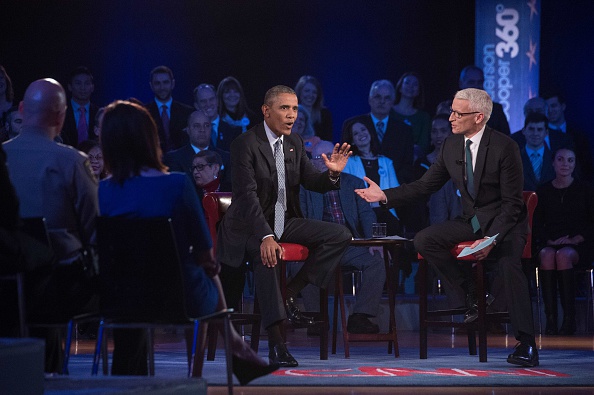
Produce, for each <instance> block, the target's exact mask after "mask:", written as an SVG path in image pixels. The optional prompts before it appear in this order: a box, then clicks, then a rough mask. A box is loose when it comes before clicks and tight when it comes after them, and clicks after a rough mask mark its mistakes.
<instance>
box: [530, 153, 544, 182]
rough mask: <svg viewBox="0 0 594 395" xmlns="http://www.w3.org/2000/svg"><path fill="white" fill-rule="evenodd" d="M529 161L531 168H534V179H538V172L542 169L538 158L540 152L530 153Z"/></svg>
mask: <svg viewBox="0 0 594 395" xmlns="http://www.w3.org/2000/svg"><path fill="white" fill-rule="evenodd" d="M530 162H532V170H534V176H535V177H536V181H540V173H541V170H542V160H541V158H540V154H539V153H538V152H533V153H531V154H530Z"/></svg>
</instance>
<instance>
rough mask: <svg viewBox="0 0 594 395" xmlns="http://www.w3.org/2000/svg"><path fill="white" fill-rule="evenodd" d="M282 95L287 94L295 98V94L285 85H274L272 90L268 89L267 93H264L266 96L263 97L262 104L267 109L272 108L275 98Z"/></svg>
mask: <svg viewBox="0 0 594 395" xmlns="http://www.w3.org/2000/svg"><path fill="white" fill-rule="evenodd" d="M283 93H289V94H291V95H295V96H297V94H296V93H295V91H294V90H293V88H289V87H288V86H285V85H276V86H273V87H272V88H270V89H268V91H267V92H266V95H264V104H265V105H267V106H269V107H270V106H272V104H273V102H274V100H275V99H276V97H277V96H279V95H281V94H283Z"/></svg>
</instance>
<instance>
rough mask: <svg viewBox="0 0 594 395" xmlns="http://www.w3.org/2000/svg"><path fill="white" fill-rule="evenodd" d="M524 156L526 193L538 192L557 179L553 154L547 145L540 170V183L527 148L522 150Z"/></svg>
mask: <svg viewBox="0 0 594 395" xmlns="http://www.w3.org/2000/svg"><path fill="white" fill-rule="evenodd" d="M520 154H521V155H522V165H523V166H524V190H525V191H536V189H537V188H538V187H539V186H541V185H543V184H546V183H547V182H549V181H551V180H552V179H553V178H555V170H554V169H553V154H552V153H551V150H550V149H549V148H548V147H547V145H546V144H545V149H544V154H543V157H542V169H541V170H540V181H538V180H537V179H536V176H535V175H534V168H533V167H532V162H531V161H530V157H529V156H528V152H526V148H521V149H520Z"/></svg>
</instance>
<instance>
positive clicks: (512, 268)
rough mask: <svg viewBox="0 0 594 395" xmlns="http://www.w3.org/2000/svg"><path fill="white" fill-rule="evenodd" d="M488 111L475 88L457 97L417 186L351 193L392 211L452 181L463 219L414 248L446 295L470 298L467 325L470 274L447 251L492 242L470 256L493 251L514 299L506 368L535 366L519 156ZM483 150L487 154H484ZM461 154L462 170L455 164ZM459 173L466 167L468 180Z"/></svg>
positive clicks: (471, 315) (472, 311)
mask: <svg viewBox="0 0 594 395" xmlns="http://www.w3.org/2000/svg"><path fill="white" fill-rule="evenodd" d="M491 109H492V101H491V98H490V97H489V95H488V94H487V93H486V92H485V91H483V90H480V89H472V88H470V89H464V90H461V91H458V92H457V93H456V95H455V96H454V100H453V102H452V114H451V115H450V122H451V124H452V131H453V133H454V136H452V137H450V138H448V139H446V140H445V141H444V142H443V148H442V149H441V153H440V154H439V155H438V157H437V160H436V161H435V163H433V165H431V167H430V168H429V170H427V172H426V173H425V175H424V176H423V177H422V178H421V179H420V180H417V181H415V182H413V183H410V184H403V185H401V186H400V187H397V188H391V189H387V190H385V191H382V189H381V188H380V187H379V186H378V185H377V184H376V183H374V182H373V181H372V180H371V179H369V178H366V179H365V180H366V181H367V182H368V183H369V185H370V186H369V188H367V189H358V190H356V192H357V193H358V194H359V196H361V197H363V198H364V199H365V200H367V201H368V202H382V204H385V205H386V206H387V207H394V206H396V205H398V206H400V205H402V204H406V203H407V202H411V201H415V200H417V199H419V198H420V197H423V196H427V195H429V194H431V193H434V192H436V191H437V190H439V188H441V187H442V186H443V185H444V184H445V183H446V182H447V181H448V180H449V179H452V180H453V181H454V184H455V185H456V187H458V189H459V190H460V192H461V194H462V208H463V213H464V215H463V216H462V217H460V218H457V219H455V220H453V221H446V222H442V223H441V224H436V225H432V226H430V227H428V228H426V229H424V230H422V231H421V232H419V233H417V235H416V236H415V239H414V243H415V247H416V249H417V251H419V252H420V253H421V254H422V255H423V257H424V258H425V259H426V260H427V262H429V263H430V264H431V265H432V267H434V268H435V269H437V271H438V273H441V275H440V277H441V278H442V280H446V281H442V284H443V283H445V285H446V286H447V289H446V294H448V295H450V293H452V294H455V293H457V292H459V291H457V290H460V289H463V290H464V292H465V293H466V294H467V295H468V297H467V300H468V302H469V303H468V308H469V310H468V312H467V314H466V317H465V321H466V322H471V321H473V320H475V319H476V317H477V313H476V307H475V300H476V295H475V293H476V290H475V287H474V281H473V279H472V275H471V270H472V269H471V268H470V265H460V264H459V263H458V262H456V260H455V259H454V258H453V257H452V255H451V252H450V250H451V249H452V247H453V246H454V245H456V244H457V243H459V242H461V241H464V240H476V241H475V242H474V243H473V246H476V245H478V244H479V243H480V242H482V241H484V240H486V238H487V237H493V238H494V242H495V243H494V244H490V245H489V246H487V247H485V248H484V249H482V250H479V251H477V252H475V253H474V257H475V258H477V259H484V258H486V257H487V256H488V255H489V254H490V253H491V251H493V257H494V258H496V260H497V266H498V269H499V273H498V277H499V278H500V279H501V280H502V281H503V284H504V289H505V295H506V300H508V301H510V302H511V301H513V303H509V313H510V318H511V323H512V326H513V328H514V336H515V337H516V339H517V340H518V341H519V343H518V344H517V345H516V347H515V349H514V352H513V353H511V354H510V355H509V356H508V358H507V362H509V363H512V364H515V365H521V366H537V365H538V363H539V361H538V350H537V348H536V342H535V338H534V322H533V320H532V305H531V301H530V294H529V291H528V281H527V279H526V276H525V275H524V272H523V271H522V262H521V259H520V258H521V255H522V251H523V250H524V245H525V244H526V234H527V232H528V223H527V213H526V207H525V205H524V203H523V200H522V187H523V180H522V175H521V174H518V171H517V170H518V169H519V168H520V167H521V166H522V162H521V157H520V150H519V148H518V146H517V144H515V143H514V142H513V140H511V139H510V138H509V137H507V136H505V135H504V134H502V133H497V132H495V131H494V130H493V129H491V128H490V127H487V126H486V124H487V121H488V120H489V116H490V115H491ZM485 146H488V147H489V149H484V147H485ZM463 151H465V157H466V158H467V159H466V164H464V163H462V165H460V163H461V162H462V161H463V160H464V159H463V158H464V157H462V158H461V157H460V155H461V154H462V152H463ZM461 167H462V169H461ZM464 169H467V170H466V177H464V173H465V171H464ZM474 174H476V177H474ZM475 181H476V182H475Z"/></svg>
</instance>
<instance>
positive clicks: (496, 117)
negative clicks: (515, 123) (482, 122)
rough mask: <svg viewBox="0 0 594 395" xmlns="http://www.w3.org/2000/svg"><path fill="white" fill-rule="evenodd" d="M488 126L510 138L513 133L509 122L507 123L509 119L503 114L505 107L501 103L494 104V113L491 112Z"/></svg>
mask: <svg viewBox="0 0 594 395" xmlns="http://www.w3.org/2000/svg"><path fill="white" fill-rule="evenodd" d="M487 126H489V127H490V128H491V129H495V130H497V131H498V132H501V133H503V134H507V135H508V136H509V135H510V133H511V130H509V122H507V118H506V116H505V113H504V112H503V106H502V105H501V104H499V103H493V111H492V112H491V117H490V118H489V121H488V122H487Z"/></svg>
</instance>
